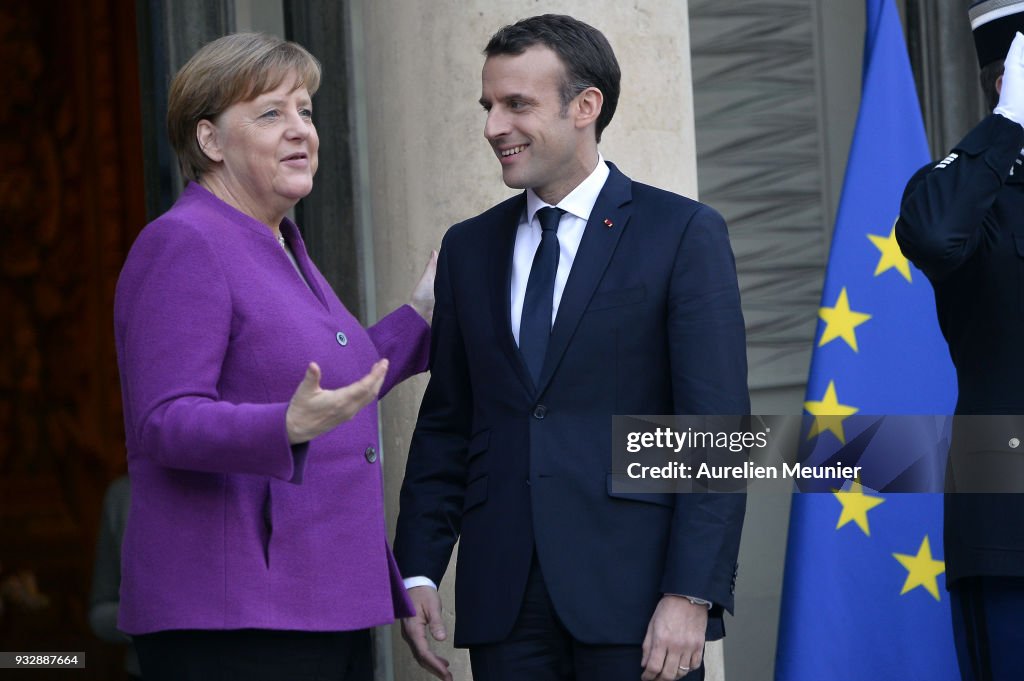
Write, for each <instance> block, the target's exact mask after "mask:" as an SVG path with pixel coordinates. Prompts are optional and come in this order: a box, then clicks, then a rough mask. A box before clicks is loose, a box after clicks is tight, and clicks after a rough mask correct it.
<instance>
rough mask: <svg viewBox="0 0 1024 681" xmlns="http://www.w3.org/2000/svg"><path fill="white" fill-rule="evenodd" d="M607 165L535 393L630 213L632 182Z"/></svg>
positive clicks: (557, 359) (561, 351)
mask: <svg viewBox="0 0 1024 681" xmlns="http://www.w3.org/2000/svg"><path fill="white" fill-rule="evenodd" d="M608 168H609V169H610V171H611V172H610V173H609V175H608V179H607V180H606V181H605V183H604V188H603V189H601V194H600V195H599V196H598V197H597V203H595V204H594V209H593V210H592V211H591V212H590V220H588V221H587V227H586V229H585V230H584V232H583V240H582V241H580V248H579V250H578V251H577V252H576V259H575V260H574V261H573V264H572V270H570V272H569V279H568V281H566V283H565V290H564V291H563V292H562V300H561V302H560V303H559V305H558V314H557V316H556V317H555V325H554V327H553V328H552V329H551V340H550V342H549V343H548V351H547V355H546V356H545V358H544V369H543V370H542V371H541V376H540V385H538V386H537V388H538V390H537V394H538V395H539V394H540V393H542V392H543V391H544V389H545V388H546V387H547V385H548V383H549V382H550V381H551V376H552V375H553V374H554V373H555V369H556V368H558V363H559V362H560V361H561V360H562V355H563V354H565V350H566V348H567V347H568V346H569V341H570V340H572V336H573V333H575V331H576V327H577V326H578V325H579V322H580V318H581V317H582V316H583V312H584V310H586V309H587V305H588V304H589V303H590V299H591V297H593V295H594V291H595V290H596V289H597V285H598V284H599V283H601V277H603V276H604V272H605V270H606V269H607V268H608V263H609V262H610V261H611V258H612V253H614V252H615V246H616V245H617V244H618V243H619V237H620V236H622V232H623V230H624V229H625V228H626V223H627V222H629V218H630V216H631V215H632V213H633V211H632V208H631V206H630V201H631V200H632V190H631V185H632V182H631V181H630V179H629V178H628V177H626V176H625V175H623V174H622V173H621V172H619V169H618V168H616V167H615V166H614V165H612V164H611V163H609V164H608ZM606 221H607V222H606ZM608 222H610V223H611V225H612V226H611V227H609V226H608ZM517 354H518V353H517Z"/></svg>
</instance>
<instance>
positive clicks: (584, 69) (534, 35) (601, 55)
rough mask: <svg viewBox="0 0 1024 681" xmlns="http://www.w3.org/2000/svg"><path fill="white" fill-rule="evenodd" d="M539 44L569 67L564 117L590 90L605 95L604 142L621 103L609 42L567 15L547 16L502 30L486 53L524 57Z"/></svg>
mask: <svg viewBox="0 0 1024 681" xmlns="http://www.w3.org/2000/svg"><path fill="white" fill-rule="evenodd" d="M535 45H543V46H545V47H547V48H550V49H551V50H552V51H554V53H555V54H556V55H558V58H559V59H560V60H561V61H562V64H563V65H565V81H564V82H563V83H562V87H561V89H560V91H559V96H560V98H561V100H562V113H563V115H564V114H565V112H567V111H568V107H569V102H571V101H572V100H573V99H574V98H575V97H576V95H578V94H579V93H581V92H583V91H584V90H586V89H587V88H589V87H594V88H597V89H598V90H600V91H601V94H602V95H604V104H603V105H602V107H601V113H600V115H599V116H598V117H597V126H596V129H597V141H598V142H600V141H601V131H602V130H604V129H605V127H606V126H607V125H608V123H610V122H611V120H612V116H614V115H615V106H616V105H617V104H618V102H619V78H620V75H621V74H620V72H619V62H618V61H617V60H616V59H615V53H614V52H613V51H612V46H611V45H609V44H608V39H607V38H605V37H604V34H603V33H601V32H600V31H599V30H597V29H596V28H594V27H593V26H591V25H589V24H585V23H583V22H582V21H580V20H578V19H574V18H572V17H570V16H565V15H564V14H544V15H541V16H536V17H530V18H529V19H522V20H521V21H517V22H516V23H514V24H509V25H508V26H505V27H503V28H501V29H500V30H499V31H498V32H497V33H495V34H494V35H493V36H491V40H490V42H488V43H487V47H485V48H484V54H486V55H487V56H488V57H495V56H498V55H520V54H522V53H523V52H525V51H526V50H527V49H529V48H531V47H533V46H535Z"/></svg>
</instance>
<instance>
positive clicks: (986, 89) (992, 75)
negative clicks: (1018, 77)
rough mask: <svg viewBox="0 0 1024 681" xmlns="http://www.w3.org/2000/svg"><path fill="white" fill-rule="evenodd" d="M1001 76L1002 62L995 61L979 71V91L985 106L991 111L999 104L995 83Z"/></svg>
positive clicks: (1000, 60) (999, 60)
mask: <svg viewBox="0 0 1024 681" xmlns="http://www.w3.org/2000/svg"><path fill="white" fill-rule="evenodd" d="M1001 75H1003V60H1002V59H997V60H996V61H994V62H992V63H991V64H989V65H988V66H985V67H984V68H982V69H981V74H980V75H979V80H981V91H982V93H983V94H984V95H985V106H987V107H988V110H989V111H992V110H993V109H995V108H996V106H998V104H999V90H997V89H996V81H997V80H999V76H1001Z"/></svg>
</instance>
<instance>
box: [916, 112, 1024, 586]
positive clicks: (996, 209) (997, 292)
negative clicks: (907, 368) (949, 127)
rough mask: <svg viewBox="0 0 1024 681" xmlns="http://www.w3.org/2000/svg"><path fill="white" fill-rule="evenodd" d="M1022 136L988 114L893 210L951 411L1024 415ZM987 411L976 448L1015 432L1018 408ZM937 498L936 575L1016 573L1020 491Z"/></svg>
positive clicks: (1022, 569)
mask: <svg viewBox="0 0 1024 681" xmlns="http://www.w3.org/2000/svg"><path fill="white" fill-rule="evenodd" d="M1022 145H1024V127H1022V126H1020V125H1018V124H1017V123H1014V122H1013V121H1011V120H1009V119H1007V118H1004V117H1003V116H1000V115H998V114H992V115H990V116H988V117H987V118H985V119H984V120H983V121H981V123H979V124H978V125H977V126H976V127H975V128H974V129H973V130H971V131H970V133H968V134H967V136H966V137H965V138H964V139H963V140H961V141H960V143H959V144H957V145H956V146H955V147H954V148H953V150H952V152H950V154H949V155H948V156H947V157H946V158H945V159H943V160H941V161H939V162H937V163H936V162H933V163H930V164H929V165H928V166H926V167H925V168H922V169H921V170H919V171H918V172H917V173H916V174H915V175H914V177H913V178H911V180H910V182H909V183H908V184H907V188H906V190H905V192H904V195H903V205H902V208H901V210H900V217H899V219H898V220H897V222H896V238H897V241H898V242H899V244H900V248H901V249H902V250H903V253H904V254H905V255H906V256H907V257H908V258H909V259H910V260H911V261H912V262H913V263H914V264H915V265H916V266H917V267H918V268H920V269H921V270H922V271H923V272H924V273H925V274H926V275H927V276H928V278H929V279H930V280H931V283H932V286H933V287H934V289H935V302H936V310H937V312H938V321H939V327H940V328H941V329H942V334H943V335H944V336H945V338H946V342H947V343H948V344H949V352H950V356H951V357H952V359H953V364H954V365H955V366H956V373H957V384H958V389H959V394H958V399H957V406H956V412H957V414H1019V415H1024V165H1022V159H1021V147H1022ZM997 423H998V424H999V425H998V426H997V427H996V428H995V430H994V431H993V432H991V433H990V435H991V437H986V438H984V439H985V440H987V442H986V443H985V445H984V446H985V448H986V449H991V448H1000V447H1002V448H1007V452H1009V451H1010V450H1009V447H1010V446H1011V445H1010V444H1009V443H1010V441H1011V440H1012V439H1013V438H1014V437H1017V438H1019V439H1021V440H1024V416H1022V417H1021V418H1020V419H1019V420H1014V419H1011V420H1007V419H1005V418H1004V419H999V420H998V421H997ZM995 431H1003V432H995ZM954 437H956V436H954ZM1017 451H1019V452H1021V456H1022V458H1024V450H1020V449H1018V450H1017ZM945 506H946V522H945V553H946V569H947V584H950V583H952V582H954V581H955V580H957V579H959V578H961V577H967V576H976V575H1002V576H1024V494H963V493H960V494H947V495H946V504H945Z"/></svg>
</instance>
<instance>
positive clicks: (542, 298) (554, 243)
mask: <svg viewBox="0 0 1024 681" xmlns="http://www.w3.org/2000/svg"><path fill="white" fill-rule="evenodd" d="M563 213H565V211H564V210H562V209H561V208H551V207H550V206H548V207H545V208H541V209H540V210H539V211H537V219H538V220H540V228H541V236H540V245H539V246H538V247H537V252H536V253H535V254H534V256H533V266H532V267H530V278H529V279H528V280H527V282H526V297H525V298H524V299H523V316H522V318H521V319H520V322H519V351H520V352H521V353H522V354H523V359H524V360H525V361H526V366H527V368H528V369H529V370H530V376H532V377H533V382H534V384H537V383H539V382H540V371H541V369H543V368H544V355H545V354H547V351H548V339H549V338H550V337H551V310H552V307H553V305H554V300H555V273H556V272H557V271H558V221H559V220H560V219H561V218H562V214H563Z"/></svg>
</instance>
